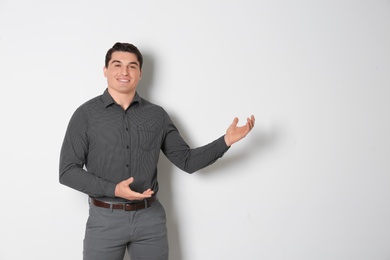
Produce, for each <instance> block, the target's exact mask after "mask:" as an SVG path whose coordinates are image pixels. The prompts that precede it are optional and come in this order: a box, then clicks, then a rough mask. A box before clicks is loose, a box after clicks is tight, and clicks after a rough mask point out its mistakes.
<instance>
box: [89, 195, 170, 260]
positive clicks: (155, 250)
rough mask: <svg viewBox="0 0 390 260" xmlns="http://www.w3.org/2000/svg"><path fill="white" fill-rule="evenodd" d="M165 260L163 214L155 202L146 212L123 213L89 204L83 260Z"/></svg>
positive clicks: (165, 229)
mask: <svg viewBox="0 0 390 260" xmlns="http://www.w3.org/2000/svg"><path fill="white" fill-rule="evenodd" d="M126 249H127V250H128V254H129V256H130V259H131V260H141V259H142V260H146V259H147V260H168V238H167V227H166V215H165V210H164V208H163V206H162V205H161V203H160V202H159V201H158V200H156V201H155V202H153V204H152V205H151V206H150V207H149V208H146V209H141V210H137V211H124V210H118V209H114V210H111V209H106V208H100V207H96V206H94V205H93V204H92V203H90V204H89V217H88V221H87V224H86V231H85V238H84V251H83V256H84V258H83V259H84V260H123V257H124V255H125V251H126Z"/></svg>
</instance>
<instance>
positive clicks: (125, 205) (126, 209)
mask: <svg viewBox="0 0 390 260" xmlns="http://www.w3.org/2000/svg"><path fill="white" fill-rule="evenodd" d="M123 210H124V211H131V203H124V204H123Z"/></svg>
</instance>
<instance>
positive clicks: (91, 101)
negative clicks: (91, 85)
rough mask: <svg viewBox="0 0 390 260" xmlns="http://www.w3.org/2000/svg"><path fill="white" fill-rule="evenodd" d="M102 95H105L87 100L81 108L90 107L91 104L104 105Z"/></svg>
mask: <svg viewBox="0 0 390 260" xmlns="http://www.w3.org/2000/svg"><path fill="white" fill-rule="evenodd" d="M102 97H103V95H98V96H96V97H93V98H91V99H89V100H87V101H85V102H84V103H82V104H81V105H80V107H79V108H81V109H82V108H88V107H91V106H99V105H102V104H103V100H102Z"/></svg>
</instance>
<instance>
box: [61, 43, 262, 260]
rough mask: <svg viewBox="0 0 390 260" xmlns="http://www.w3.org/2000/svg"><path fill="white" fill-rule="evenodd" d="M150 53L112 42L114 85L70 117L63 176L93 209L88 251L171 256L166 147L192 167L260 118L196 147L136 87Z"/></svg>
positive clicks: (161, 259) (100, 255) (91, 255)
mask: <svg viewBox="0 0 390 260" xmlns="http://www.w3.org/2000/svg"><path fill="white" fill-rule="evenodd" d="M142 63H143V58H142V55H141V53H140V51H139V50H138V49H137V47H135V46H134V45H132V44H129V43H116V44H115V45H114V46H113V47H112V48H111V49H109V50H108V52H107V54H106V59H105V67H104V76H105V77H106V78H107V85H108V87H107V89H106V90H105V91H104V93H103V94H102V95H100V96H98V97H95V98H93V99H91V100H89V101H88V102H86V103H84V104H83V105H81V106H80V107H79V108H78V109H77V110H76V111H75V112H74V114H73V116H72V118H71V119H70V122H69V125H68V128H67V131H66V134H65V137H64V141H63V144H62V149H61V155H60V169H59V170H60V183H62V184H64V185H67V186H69V187H71V188H73V189H76V190H78V191H81V192H83V193H86V194H87V195H88V196H89V202H90V211H89V218H88V221H87V224H86V232H85V239H84V252H83V255H84V259H85V260H99V259H102V260H103V259H104V260H107V259H110V260H114V259H118V260H122V259H123V256H124V254H125V250H126V248H127V250H128V252H129V255H130V257H131V259H132V260H138V259H147V260H153V259H156V260H166V259H168V241H167V230H166V218H165V211H164V208H163V207H162V205H161V204H160V202H159V201H158V199H157V197H156V194H157V192H158V182H157V163H158V158H159V153H160V150H161V151H162V152H163V153H164V154H165V155H166V157H167V158H168V159H169V160H170V161H171V162H172V163H173V164H174V165H176V166H177V167H179V168H180V169H182V170H183V171H186V172H188V173H193V172H195V171H197V170H199V169H201V168H203V167H206V166H208V165H210V164H212V163H213V162H215V161H216V160H217V159H218V158H220V157H222V156H223V154H224V153H225V152H226V151H227V150H228V149H229V147H230V146H231V145H232V144H234V143H235V142H237V141H239V140H241V139H242V138H244V137H245V136H246V135H247V134H248V133H249V132H250V131H251V129H252V128H253V126H254V123H255V118H254V117H253V116H251V118H248V119H247V122H246V124H245V125H243V126H240V127H238V126H237V123H238V119H237V118H235V119H234V120H233V123H232V124H231V125H230V126H229V127H228V129H227V131H226V134H225V135H223V136H221V137H220V138H218V139H216V140H215V141H213V142H211V143H209V144H207V145H205V146H202V147H198V148H190V147H189V146H188V145H187V143H186V142H185V141H184V140H183V138H182V137H181V136H180V133H179V131H178V130H177V128H176V127H175V125H174V124H173V122H172V121H171V119H170V118H169V116H168V114H167V113H166V111H165V110H164V109H163V108H162V107H160V106H157V105H155V104H152V103H150V102H149V101H147V100H145V99H143V98H141V97H140V96H139V95H138V93H137V91H136V90H137V86H138V82H139V80H140V79H141V76H142Z"/></svg>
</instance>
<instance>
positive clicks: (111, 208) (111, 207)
mask: <svg viewBox="0 0 390 260" xmlns="http://www.w3.org/2000/svg"><path fill="white" fill-rule="evenodd" d="M110 210H111V213H112V212H113V211H114V210H113V206H112V202H110Z"/></svg>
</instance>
